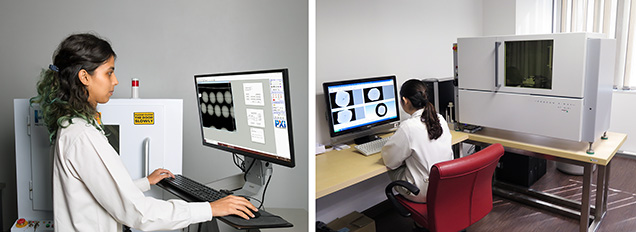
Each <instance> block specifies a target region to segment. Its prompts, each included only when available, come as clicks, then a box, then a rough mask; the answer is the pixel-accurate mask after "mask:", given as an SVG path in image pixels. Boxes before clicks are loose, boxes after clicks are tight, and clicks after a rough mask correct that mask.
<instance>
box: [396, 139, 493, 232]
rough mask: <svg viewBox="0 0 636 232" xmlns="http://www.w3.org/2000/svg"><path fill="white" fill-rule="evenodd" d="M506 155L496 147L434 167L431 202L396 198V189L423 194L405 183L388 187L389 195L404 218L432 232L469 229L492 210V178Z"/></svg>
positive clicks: (429, 189) (431, 180)
mask: <svg viewBox="0 0 636 232" xmlns="http://www.w3.org/2000/svg"><path fill="white" fill-rule="evenodd" d="M503 154H504V149H503V146H502V145H501V144H493V145H491V146H488V147H487V148H485V149H483V150H481V151H479V152H476V153H475V154H472V155H469V156H466V157H462V158H459V159H455V160H450V161H445V162H441V163H437V164H435V165H433V167H432V168H431V172H430V176H429V184H428V192H427V195H426V201H427V203H416V202H413V201H410V200H408V199H406V198H404V197H403V196H401V195H399V194H397V195H393V187H395V186H402V187H405V188H407V189H408V190H409V191H411V192H412V193H414V194H418V193H419V191H420V190H419V189H418V188H417V187H416V186H415V185H413V184H411V183H409V182H406V181H401V180H399V181H394V182H391V183H390V184H389V185H388V186H387V187H386V189H385V192H386V196H387V197H388V198H389V200H390V201H391V203H393V205H394V206H395V207H396V208H397V210H398V211H399V213H400V214H401V215H402V216H405V217H411V218H413V220H415V222H417V223H418V224H419V225H421V226H424V227H425V228H427V229H429V230H430V231H460V230H463V229H466V228H467V227H468V226H470V225H472V224H473V223H475V222H477V221H479V220H480V219H482V218H483V217H484V216H486V215H487V214H488V213H489V212H490V210H492V176H493V173H494V172H495V167H496V166H497V163H498V162H499V158H501V156H502V155H503Z"/></svg>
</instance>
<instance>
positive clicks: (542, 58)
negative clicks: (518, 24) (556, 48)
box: [505, 40, 554, 89]
mask: <svg viewBox="0 0 636 232" xmlns="http://www.w3.org/2000/svg"><path fill="white" fill-rule="evenodd" d="M553 42H554V41H553V40H533V41H506V42H505V44H506V47H505V53H506V55H505V56H506V58H505V62H506V64H505V65H506V66H505V67H506V70H505V76H506V86H507V87H521V88H537V89H552V54H553V53H552V52H553Z"/></svg>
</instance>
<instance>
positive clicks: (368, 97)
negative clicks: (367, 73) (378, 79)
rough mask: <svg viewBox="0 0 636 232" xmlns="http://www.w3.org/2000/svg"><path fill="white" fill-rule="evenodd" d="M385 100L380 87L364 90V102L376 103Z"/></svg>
mask: <svg viewBox="0 0 636 232" xmlns="http://www.w3.org/2000/svg"><path fill="white" fill-rule="evenodd" d="M380 100H384V96H383V94H382V91H381V90H380V88H379V87H374V88H366V89H364V102H375V101H380Z"/></svg>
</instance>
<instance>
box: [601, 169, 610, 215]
mask: <svg viewBox="0 0 636 232" xmlns="http://www.w3.org/2000/svg"><path fill="white" fill-rule="evenodd" d="M611 164H612V161H611V160H610V162H608V163H607V166H605V187H604V188H603V192H604V193H603V202H604V203H603V212H607V194H608V190H609V180H610V178H609V177H610V167H611Z"/></svg>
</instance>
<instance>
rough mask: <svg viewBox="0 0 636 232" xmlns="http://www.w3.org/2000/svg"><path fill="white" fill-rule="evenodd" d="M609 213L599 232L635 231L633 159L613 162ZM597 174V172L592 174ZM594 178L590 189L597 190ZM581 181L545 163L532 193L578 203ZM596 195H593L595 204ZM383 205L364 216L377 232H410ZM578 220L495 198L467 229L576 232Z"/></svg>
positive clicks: (409, 223) (408, 223)
mask: <svg viewBox="0 0 636 232" xmlns="http://www.w3.org/2000/svg"><path fill="white" fill-rule="evenodd" d="M610 171H611V173H610V181H609V182H610V190H609V192H608V206H607V207H608V212H607V214H606V216H605V218H604V219H603V222H602V223H601V226H600V228H599V230H598V231H606V232H609V231H612V232H613V231H636V159H634V158H628V157H621V156H617V157H615V158H614V159H613V160H612V165H611V170H610ZM595 173H596V172H595ZM594 183H596V175H594V177H593V179H592V189H593V190H595V189H596V185H595V184H594ZM581 186H582V177H581V176H573V175H567V174H564V173H562V172H560V171H558V170H557V169H556V165H555V163H554V162H553V161H548V166H547V172H546V174H545V175H544V176H543V177H542V178H541V179H539V181H537V182H536V183H535V184H534V185H532V188H533V189H537V190H541V191H544V192H547V193H551V194H556V195H559V196H562V197H565V198H568V199H574V200H578V201H580V200H581ZM594 199H595V194H594V193H593V194H592V201H591V202H592V204H594ZM389 207H390V206H388V203H386V202H384V203H382V204H379V205H378V206H376V207H373V208H371V209H369V210H367V211H365V212H364V213H365V214H367V215H368V216H369V217H371V218H373V219H374V220H375V222H376V231H377V232H393V231H412V227H413V221H412V220H411V219H409V218H403V217H401V216H400V215H398V214H397V213H396V212H395V210H392V209H389ZM578 225H579V221H578V219H571V218H567V217H563V216H559V215H556V214H553V213H550V212H545V211H541V210H539V209H537V208H533V207H529V206H525V205H522V204H519V203H516V202H511V201H509V200H506V199H502V198H500V197H497V196H495V197H494V198H493V210H492V211H491V212H490V213H489V214H488V215H486V217H484V218H483V219H481V220H480V221H479V222H477V223H475V224H473V225H472V226H470V227H468V228H467V229H466V230H467V231H468V232H473V231H475V232H478V231H540V232H545V231H579V226H578Z"/></svg>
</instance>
